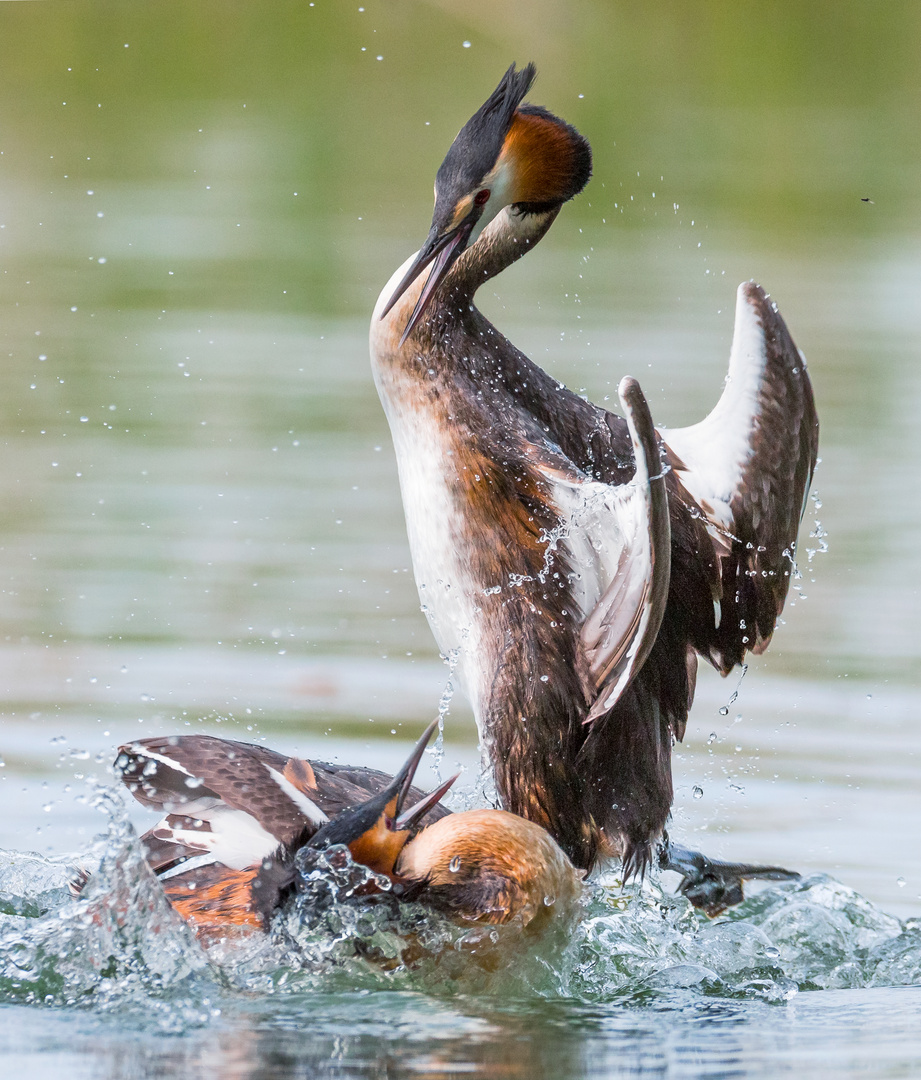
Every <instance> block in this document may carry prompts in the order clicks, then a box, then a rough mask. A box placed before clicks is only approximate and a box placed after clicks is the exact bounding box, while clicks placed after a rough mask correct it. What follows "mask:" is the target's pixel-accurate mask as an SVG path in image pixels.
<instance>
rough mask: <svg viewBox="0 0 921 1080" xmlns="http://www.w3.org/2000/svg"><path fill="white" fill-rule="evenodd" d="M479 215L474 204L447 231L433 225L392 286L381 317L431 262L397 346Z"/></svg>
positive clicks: (457, 255) (465, 241)
mask: <svg viewBox="0 0 921 1080" xmlns="http://www.w3.org/2000/svg"><path fill="white" fill-rule="evenodd" d="M479 218H480V209H479V207H477V208H476V209H475V210H474V211H472V212H471V213H469V214H468V215H467V216H466V217H465V218H464V220H463V221H462V222H461V223H460V225H458V226H456V227H455V228H453V229H451V230H449V231H448V232H441V231H439V229H438V226H437V225H433V226H432V229H431V232H430V233H429V235H428V239H427V240H426V241H425V243H424V244H423V245H422V248H421V250H420V252H419V254H418V255H417V256H416V257H415V259H413V262H412V265H411V266H410V268H409V269H408V270H407V271H406V274H405V275H404V277H403V280H402V281H401V282H400V284H399V285H397V287H396V289H394V292H393V296H391V297H390V299H389V300H388V301H387V306H386V307H385V308H384V310H383V311H382V312H381V318H382V319H383V318H385V317H386V316H387V315H388V314H389V312H390V310H391V309H392V308H393V305H394V304H395V303H396V302H397V301H398V300H399V299H400V297H401V296H402V295H403V293H405V292H406V290H407V289H408V288H409V286H410V285H412V283H413V282H414V281H415V280H416V278H417V277H418V276H419V275H420V274H421V273H422V271H423V270H424V269H425V268H426V267H427V266H428V264H429V263H430V262H434V264H435V265H434V266H433V267H432V269H431V271H430V273H429V276H428V280H427V281H426V283H425V285H424V286H423V288H422V292H421V293H420V294H419V299H418V300H417V301H416V306H415V307H414V308H413V312H412V315H410V317H409V321H408V322H407V323H406V327H405V329H404V330H403V336H402V337H401V338H400V346H401V347H402V345H403V343H404V342H405V341H406V339H407V338H408V337H409V335H410V334H411V333H412V329H413V327H414V326H415V325H416V323H417V322H418V321H419V320H420V319H421V318H422V314H423V312H424V311H425V309H426V307H428V303H429V301H430V300H431V298H432V293H434V291H435V290H436V289H437V288H438V286H439V285H440V284H441V282H442V281H443V280H444V277H445V275H446V274H447V272H448V271H449V270H450V269H451V267H452V266H453V265H454V263H455V262H456V261H457V259H458V258H459V256H460V255H461V253H462V252H463V250H464V248H465V247H466V246H467V241H468V240H469V239H470V234H471V232H473V226H474V225H475V224H476V223H477V221H478V220H479Z"/></svg>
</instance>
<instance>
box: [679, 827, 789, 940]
mask: <svg viewBox="0 0 921 1080" xmlns="http://www.w3.org/2000/svg"><path fill="white" fill-rule="evenodd" d="M659 869H660V870H675V871H677V872H678V873H679V874H681V882H680V884H679V885H678V891H679V892H680V893H681V895H682V896H686V897H687V898H688V900H690V901H691V903H692V904H693V905H694V907H696V908H700V910H701V911H703V912H704V913H705V914H706V915H709V916H710V918H711V919H712V918H713V917H714V916H716V915H719V914H720V913H721V912H723V911H725V910H726V908H729V907H733V906H734V905H735V904H740V903H741V902H742V901H743V900H744V899H745V897H744V894H743V892H742V882H743V880H744V879H745V878H760V879H761V880H762V881H795V880H797V878H799V874H798V873H796V871H795V870H785V869H784V868H783V867H782V866H756V865H753V864H751V863H730V862H720V861H718V860H716V859H708V858H707V857H706V855H701V853H700V852H699V851H691V850H689V849H688V848H685V847H681V846H680V845H678V844H673V843H672V842H671V841H670V840H669V839H668V837H667V836H666V837H663V839H662V844H661V845H660V847H659Z"/></svg>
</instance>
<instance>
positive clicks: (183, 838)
mask: <svg viewBox="0 0 921 1080" xmlns="http://www.w3.org/2000/svg"><path fill="white" fill-rule="evenodd" d="M115 767H116V769H118V770H119V771H120V772H121V774H122V779H123V781H124V783H125V785H126V786H127V787H128V789H129V790H130V791H131V793H132V794H133V795H134V797H135V798H136V799H137V800H138V801H139V802H141V803H143V804H144V805H145V806H148V807H150V808H151V809H153V810H158V811H160V812H161V813H164V814H165V816H164V818H163V819H162V820H161V821H159V822H158V823H157V824H156V825H155V826H154V827H153V828H152V829H150V830H148V832H147V833H145V834H144V836H143V838H142V839H143V843H144V849H145V854H146V856H147V860H148V862H149V863H150V865H151V867H152V868H153V870H154V871H155V872H156V873H158V874H160V875H161V876H163V877H166V878H169V877H172V876H175V875H177V874H183V875H186V874H187V873H190V872H191V871H193V870H196V869H198V868H199V867H203V866H209V865H211V864H213V863H220V864H221V865H223V866H225V867H229V868H230V869H232V870H241V871H242V870H244V869H247V868H249V867H253V866H259V865H261V863H262V862H263V860H265V859H266V858H268V857H269V856H270V855H272V854H273V853H274V852H275V851H277V850H278V849H279V848H280V847H287V848H290V847H291V846H292V845H294V844H296V843H301V842H304V841H306V840H307V839H309V837H310V836H312V835H313V833H315V832H316V831H317V829H319V828H320V827H321V826H322V825H324V824H325V823H326V822H327V821H329V819H330V818H332V817H335V816H336V815H337V814H338V813H340V812H341V811H342V810H344V809H346V808H347V807H351V806H356V805H358V804H359V803H362V802H364V801H365V800H366V799H367V798H368V797H369V795H373V794H375V793H376V792H378V791H381V790H383V788H384V787H386V786H387V784H389V783H390V781H391V780H392V777H391V776H389V775H388V774H387V773H384V772H380V771H378V770H376V769H360V768H349V767H340V766H337V765H333V764H327V763H325V762H318V761H315V762H310V761H305V760H302V759H300V758H294V757H285V756H284V755H282V754H278V753H275V752H274V751H272V750H268V749H267V748H266V747H264V746H257V745H254V744H251V743H239V742H233V741H231V740H228V739H217V738H214V737H212V736H210V735H181V736H171V737H165V738H153V739H142V740H139V741H138V742H134V743H129V744H128V745H126V746H123V747H121V748H120V750H119V755H118V758H117V760H116V762H115ZM421 797H422V792H421V791H419V790H418V789H416V788H411V789H410V791H409V793H408V798H410V799H411V800H413V801H417V800H418V799H419V798H421ZM446 813H448V811H447V810H446V809H445V808H444V807H441V806H438V807H435V808H434V809H433V810H431V811H430V813H429V817H428V819H427V820H430V821H431V820H434V819H435V818H436V817H441V816H443V815H444V814H446Z"/></svg>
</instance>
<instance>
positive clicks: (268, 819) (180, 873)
mask: <svg viewBox="0 0 921 1080" xmlns="http://www.w3.org/2000/svg"><path fill="white" fill-rule="evenodd" d="M437 726H438V725H437V721H436V722H435V723H433V724H431V725H430V726H429V727H428V728H427V729H426V731H425V733H424V734H423V736H422V738H421V739H420V740H419V742H418V743H417V744H416V746H415V748H414V750H413V752H412V754H411V755H410V757H409V759H408V760H407V762H406V764H405V765H404V766H403V767H402V768H401V769H400V771H399V772H398V773H397V775H396V776H394V777H390V776H388V775H387V774H386V773H382V772H378V771H377V770H375V769H365V768H354V767H349V766H339V765H331V764H329V763H326V762H319V761H305V760H302V759H300V758H294V757H285V756H284V755H282V754H278V753H275V752H274V751H272V750H268V749H266V748H265V747H263V746H255V745H251V744H249V743H238V742H232V741H230V740H228V739H217V738H212V737H211V736H207V735H185V736H174V737H172V738H154V739H141V740H139V741H138V742H134V743H130V744H128V745H126V746H123V747H121V748H120V750H119V755H118V758H117V759H116V763H115V764H116V769H117V770H118V771H119V772H120V773H121V775H122V779H123V780H124V782H125V784H126V786H127V787H128V789H129V790H130V791H131V793H132V794H133V795H134V797H135V798H136V799H138V800H139V801H140V802H141V803H143V804H144V805H145V806H148V807H151V808H152V809H155V810H158V811H159V812H161V813H164V814H165V817H164V818H163V820H162V821H160V822H159V823H158V824H157V825H155V826H154V827H153V828H152V829H150V830H149V831H148V832H146V833H145V834H144V836H143V837H142V838H141V842H142V845H143V848H144V853H145V855H146V857H147V861H148V863H149V864H150V867H151V869H152V870H153V871H154V873H155V874H156V875H157V877H158V878H159V879H160V881H161V882H162V884H163V887H164V891H165V892H166V895H167V897H168V898H169V901H170V903H171V904H172V905H173V907H174V908H175V909H176V911H177V912H179V914H180V915H182V917H183V918H185V919H186V920H188V921H189V922H190V923H191V924H192V925H193V926H194V927H195V929H196V931H197V932H198V933H199V934H200V935H201V936H202V937H205V938H211V937H214V936H216V935H222V934H225V933H226V932H227V931H228V930H233V929H234V928H246V927H248V928H260V927H261V928H267V927H268V924H269V920H270V917H271V915H272V913H273V912H274V911H275V910H276V908H278V907H279V906H280V905H281V904H282V903H283V902H284V899H285V898H286V896H287V895H288V894H289V893H290V892H291V891H292V890H293V888H294V887H295V882H296V880H297V872H296V869H295V857H296V856H297V854H298V852H299V851H301V849H303V848H305V847H306V848H313V849H323V848H327V847H330V846H332V845H334V844H344V845H346V846H347V847H348V848H349V850H350V852H351V855H352V858H353V859H354V860H355V861H356V862H358V863H362V864H363V865H365V866H367V867H368V868H369V869H371V870H373V871H374V872H376V873H378V874H382V875H384V876H386V877H389V878H390V879H391V881H392V883H393V887H394V892H395V894H396V895H398V896H400V897H402V898H405V899H410V900H417V901H419V902H421V903H424V904H427V905H428V906H430V907H432V908H435V909H437V910H440V911H444V912H446V913H448V914H450V915H452V916H454V917H455V918H458V919H461V920H472V921H476V922H485V923H505V922H510V921H512V920H517V921H518V922H519V923H520V924H521V925H523V926H524V925H527V924H529V923H530V922H531V921H532V920H534V919H535V917H536V916H537V915H538V914H541V913H544V914H546V913H547V909H548V905H549V907H554V906H555V905H556V904H557V902H559V905H560V909H561V908H562V907H563V906H564V905H565V904H567V903H568V902H570V901H572V900H574V899H575V898H576V896H577V895H578V893H579V891H580V889H581V881H582V874H581V872H579V871H577V870H576V869H575V868H574V867H573V866H572V864H571V863H570V861H569V859H568V858H567V857H566V856H565V855H564V854H563V852H562V851H561V850H560V848H559V847H558V846H557V844H556V843H555V842H554V841H553V839H552V838H551V837H550V836H549V835H548V833H547V832H546V831H545V830H544V829H541V828H540V827H539V826H536V825H534V824H532V823H531V822H529V821H525V820H524V819H523V818H519V817H515V816H514V815H513V814H509V813H506V812H505V811H503V810H472V811H467V812H464V813H459V814H452V813H451V812H450V811H449V810H448V809H447V808H446V807H444V806H442V805H441V804H440V803H439V800H440V799H441V798H442V796H443V795H444V794H445V793H446V792H447V791H448V789H449V788H450V787H451V785H452V784H453V783H454V781H455V780H456V779H457V777H456V776H454V777H451V779H449V780H447V781H446V782H445V783H443V784H441V785H440V786H439V787H437V788H436V789H435V790H434V791H432V792H430V793H429V794H428V795H423V794H422V793H421V792H420V791H418V790H417V789H415V788H413V787H412V781H413V777H414V775H415V772H416V770H417V768H418V766H419V762H420V761H421V759H422V754H423V751H424V750H425V747H426V745H427V744H428V742H429V740H430V739H431V737H432V734H433V733H434V731H435V730H436V728H437ZM407 803H412V805H409V806H408V807H407V806H406V804H407ZM548 897H549V898H552V901H550V902H548V901H547V900H546V898H548Z"/></svg>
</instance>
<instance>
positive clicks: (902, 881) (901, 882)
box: [895, 877, 908, 889]
mask: <svg viewBox="0 0 921 1080" xmlns="http://www.w3.org/2000/svg"><path fill="white" fill-rule="evenodd" d="M895 883H896V885H898V887H899V888H900V889H904V888H905V886H906V885H907V884H908V882H907V881H906V880H905V878H903V877H900V878H896V879H895Z"/></svg>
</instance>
